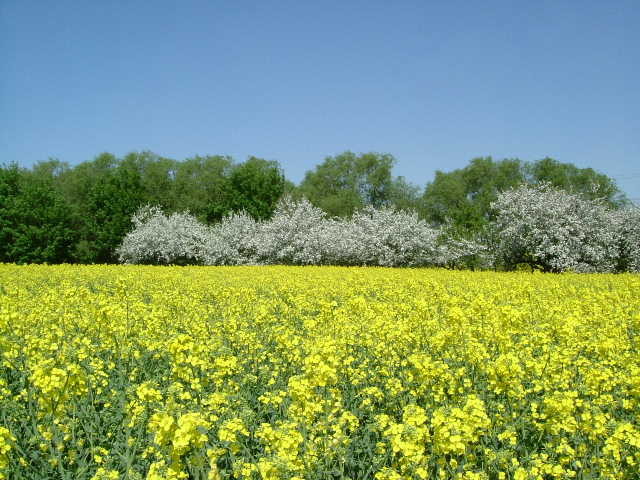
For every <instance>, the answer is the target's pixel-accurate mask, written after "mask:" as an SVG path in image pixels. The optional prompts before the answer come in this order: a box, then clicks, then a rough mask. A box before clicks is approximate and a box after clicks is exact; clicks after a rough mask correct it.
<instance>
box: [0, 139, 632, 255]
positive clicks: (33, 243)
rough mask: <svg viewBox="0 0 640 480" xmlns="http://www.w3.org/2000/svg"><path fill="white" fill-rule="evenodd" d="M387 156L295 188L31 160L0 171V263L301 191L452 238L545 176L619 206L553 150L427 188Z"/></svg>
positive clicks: (201, 165) (218, 164)
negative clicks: (155, 216) (142, 223)
mask: <svg viewBox="0 0 640 480" xmlns="http://www.w3.org/2000/svg"><path fill="white" fill-rule="evenodd" d="M395 164H396V160H395V158H394V157H393V156H392V155H390V154H380V153H374V152H371V153H363V154H355V153H353V152H348V151H347V152H344V153H341V154H339V155H335V156H329V157H326V158H325V159H324V161H323V162H321V163H320V164H319V165H317V166H316V167H315V168H314V169H312V170H310V171H308V172H307V173H306V175H305V177H304V179H303V180H302V181H301V182H300V183H299V184H298V185H295V184H294V183H293V182H291V181H290V180H288V179H287V178H286V177H285V174H284V171H283V169H282V168H281V166H280V165H279V164H278V162H277V161H273V160H266V159H262V158H258V157H249V158H248V159H247V160H245V161H244V162H236V161H235V160H234V159H233V158H231V157H229V156H222V155H215V156H195V157H191V158H187V159H185V160H182V161H178V160H174V159H169V158H165V157H161V156H159V155H156V154H153V153H151V152H134V153H130V154H128V155H126V156H124V157H122V158H117V157H116V156H114V155H112V154H110V153H103V154H100V155H98V156H97V157H95V158H94V159H93V160H90V161H86V162H82V163H80V164H78V165H75V166H70V165H69V164H67V163H65V162H62V161H59V160H55V159H53V160H48V161H44V162H39V163H37V164H35V165H34V166H33V167H31V168H22V167H20V166H19V165H18V164H16V163H13V164H9V165H3V166H2V167H0V262H16V263H65V262H66V263H114V262H116V261H117V260H118V259H117V255H116V250H117V248H118V246H119V245H120V244H121V243H122V240H123V238H124V237H125V235H126V234H127V232H129V231H131V229H132V227H133V224H132V217H133V215H134V214H135V212H137V211H138V210H139V209H140V207H141V206H143V205H154V206H158V207H160V208H161V209H162V210H163V211H164V212H167V213H172V212H184V211H188V212H190V214H191V215H193V217H195V219H197V220H198V221H199V222H202V223H203V224H207V225H214V224H217V223H219V222H220V221H221V220H222V219H223V218H225V217H227V216H228V215H229V214H231V213H233V212H245V213H246V214H247V215H249V216H250V217H251V218H253V219H255V220H258V221H261V220H266V219H269V218H270V217H271V216H272V215H273V212H274V211H275V209H276V206H277V205H278V201H279V200H280V199H281V197H283V195H285V194H287V195H289V196H290V197H291V198H294V199H301V198H307V199H308V200H309V201H310V202H311V204H312V205H314V206H315V207H318V208H319V209H321V210H322V211H323V212H324V213H326V215H327V216H328V217H330V218H331V217H336V218H350V217H351V216H353V215H354V213H356V212H360V211H362V210H363V209H366V208H369V207H371V208H394V209H399V210H406V211H413V212H415V213H416V214H417V216H418V218H419V219H421V220H424V221H425V222H428V223H429V224H431V225H434V226H437V227H442V226H445V225H446V227H447V228H448V229H449V231H455V232H456V235H457V236H458V237H459V238H462V239H464V238H473V237H474V236H475V235H477V234H478V233H479V232H481V231H482V230H483V228H484V227H486V225H487V224H488V223H489V222H491V221H493V220H494V218H493V217H492V215H495V214H494V213H493V212H492V209H491V204H492V202H495V200H496V199H497V196H498V194H499V193H500V192H503V191H505V190H507V189H510V188H512V187H515V186H518V185H522V184H529V185H537V184H542V183H544V184H550V185H552V186H554V187H557V188H561V189H563V190H566V191H568V192H571V193H579V194H581V195H582V196H584V197H585V198H590V199H595V198H599V199H603V201H604V202H605V203H607V204H608V205H609V206H611V207H613V208H617V207H619V206H623V205H625V204H626V203H627V200H626V198H625V196H624V193H623V192H621V191H620V189H619V188H618V187H617V186H616V184H615V182H614V181H613V180H612V179H611V178H609V177H607V176H606V175H604V174H602V173H598V172H596V171H595V170H593V169H590V168H578V167H576V166H575V165H572V164H569V163H561V162H558V161H556V160H553V159H551V158H544V159H541V160H538V161H535V162H524V161H521V160H518V159H504V160H494V159H492V158H491V157H479V158H475V159H473V160H471V161H470V162H469V164H468V165H467V166H466V167H464V168H462V169H457V170H453V171H450V172H441V171H437V172H436V173H435V177H434V179H433V181H431V182H429V183H427V184H426V186H425V187H424V188H422V187H420V186H418V185H416V184H415V183H412V182H410V181H408V180H407V179H405V178H404V177H402V176H395V175H394V174H393V167H394V166H395Z"/></svg>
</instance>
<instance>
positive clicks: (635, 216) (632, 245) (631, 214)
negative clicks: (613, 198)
mask: <svg viewBox="0 0 640 480" xmlns="http://www.w3.org/2000/svg"><path fill="white" fill-rule="evenodd" d="M609 221H610V228H611V227H613V228H614V229H615V232H616V237H617V240H618V245H617V247H618V265H617V269H618V271H629V272H636V273H637V272H640V207H638V206H628V207H626V208H623V209H620V210H614V211H612V212H611V213H610V220H609Z"/></svg>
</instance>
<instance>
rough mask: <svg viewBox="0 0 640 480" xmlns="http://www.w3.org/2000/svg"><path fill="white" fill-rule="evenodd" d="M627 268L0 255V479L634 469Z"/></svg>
mask: <svg viewBox="0 0 640 480" xmlns="http://www.w3.org/2000/svg"><path fill="white" fill-rule="evenodd" d="M639 335H640V278H638V276H637V275H631V274H621V275H609V274H601V275H589V274H581V275H579V274H571V273H569V274H565V275H547V274H521V273H494V272H461V271H450V270H438V269H428V270H427V269H389V268H345V267H315V268H300V267H283V266H263V267H252V266H245V267H184V268H177V267H153V266H127V265H125V266H85V267H81V266H70V265H65V266H14V265H0V413H1V414H0V478H6V479H11V480H26V479H29V480H39V479H53V478H55V479H64V478H69V479H74V480H116V479H123V478H127V479H149V480H167V479H197V480H204V479H207V480H213V479H227V478H235V479H238V480H276V479H308V480H320V479H323V480H325V479H327V480H328V479H335V480H340V479H344V480H346V479H352V480H353V479H365V480H368V479H371V480H391V479H414V480H427V479H443V480H471V479H481V480H494V479H512V480H513V479H518V480H533V479H544V480H551V479H554V480H555V479H572V478H575V479H588V478H591V479H596V478H597V479H605V480H631V479H637V478H638V472H639V471H640V469H639V465H640V416H639V415H638V412H639V411H640V355H639V354H638V338H639Z"/></svg>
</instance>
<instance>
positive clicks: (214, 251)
mask: <svg viewBox="0 0 640 480" xmlns="http://www.w3.org/2000/svg"><path fill="white" fill-rule="evenodd" d="M259 231H260V223H258V222H257V221H256V220H254V219H253V218H252V217H251V216H250V215H248V214H247V213H245V212H239V213H232V214H231V215H228V216H226V217H224V218H223V219H222V221H221V222H220V223H218V224H216V225H214V226H213V227H211V228H210V229H209V235H208V237H207V239H206V240H205V242H204V248H203V250H202V254H201V257H200V259H201V260H202V263H204V264H205V265H251V264H255V263H257V262H258V249H257V244H256V241H255V238H256V236H257V235H258V233H259Z"/></svg>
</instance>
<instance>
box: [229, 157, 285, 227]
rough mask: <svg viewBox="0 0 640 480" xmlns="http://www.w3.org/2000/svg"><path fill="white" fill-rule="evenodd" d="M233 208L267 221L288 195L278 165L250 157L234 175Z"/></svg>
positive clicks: (236, 169) (238, 166)
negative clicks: (282, 198)
mask: <svg viewBox="0 0 640 480" xmlns="http://www.w3.org/2000/svg"><path fill="white" fill-rule="evenodd" d="M230 182H231V191H232V200H231V205H232V207H233V210H234V211H240V210H244V211H245V212H247V213H248V214H249V215H251V216H252V217H254V218H256V219H261V220H264V219H267V218H269V217H270V216H271V215H272V214H273V211H274V210H275V207H276V204H277V203H278V200H279V199H280V197H281V196H282V194H283V193H284V188H285V178H284V173H283V172H282V170H281V169H280V166H279V165H278V163H277V162H274V161H269V160H263V159H261V158H256V157H250V158H249V159H247V161H246V162H244V163H241V164H240V165H237V166H236V167H234V169H233V171H232V172H231V178H230Z"/></svg>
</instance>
